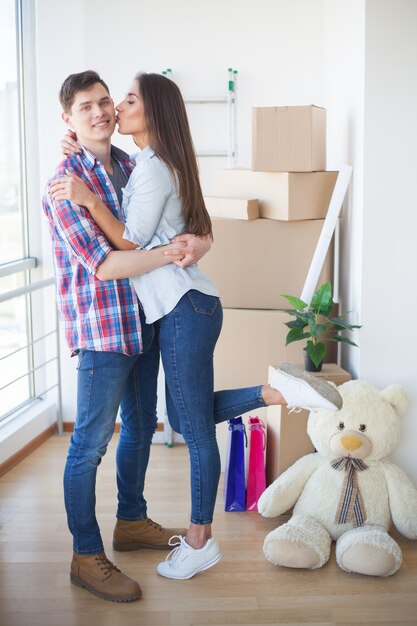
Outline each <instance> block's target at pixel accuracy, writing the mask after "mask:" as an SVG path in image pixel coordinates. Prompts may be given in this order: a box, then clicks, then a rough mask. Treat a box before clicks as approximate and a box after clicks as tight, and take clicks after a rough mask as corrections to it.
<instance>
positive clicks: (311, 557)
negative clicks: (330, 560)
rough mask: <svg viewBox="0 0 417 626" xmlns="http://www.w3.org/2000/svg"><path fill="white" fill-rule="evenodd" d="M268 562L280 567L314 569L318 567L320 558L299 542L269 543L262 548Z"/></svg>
mask: <svg viewBox="0 0 417 626" xmlns="http://www.w3.org/2000/svg"><path fill="white" fill-rule="evenodd" d="M264 554H265V556H266V558H267V559H268V561H270V562H271V563H273V564H274V565H279V566H281V567H297V568H304V569H316V568H317V567H319V566H320V556H319V555H318V554H317V552H315V550H313V549H312V548H310V547H309V546H307V545H306V544H305V543H302V542H301V541H273V540H272V541H270V542H269V543H268V544H267V545H266V546H264Z"/></svg>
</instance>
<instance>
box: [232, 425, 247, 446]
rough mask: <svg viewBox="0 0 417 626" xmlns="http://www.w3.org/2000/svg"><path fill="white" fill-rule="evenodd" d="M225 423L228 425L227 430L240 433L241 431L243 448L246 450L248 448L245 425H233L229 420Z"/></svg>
mask: <svg viewBox="0 0 417 626" xmlns="http://www.w3.org/2000/svg"><path fill="white" fill-rule="evenodd" d="M227 423H228V424H229V430H241V431H243V434H244V435H245V448H247V447H248V436H247V434H246V428H245V424H243V422H240V423H239V424H233V423H232V422H231V421H230V420H228V422H227Z"/></svg>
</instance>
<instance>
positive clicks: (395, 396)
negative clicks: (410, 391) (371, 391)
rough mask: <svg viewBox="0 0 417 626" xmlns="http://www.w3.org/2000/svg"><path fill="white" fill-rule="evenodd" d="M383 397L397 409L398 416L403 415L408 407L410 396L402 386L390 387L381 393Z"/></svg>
mask: <svg viewBox="0 0 417 626" xmlns="http://www.w3.org/2000/svg"><path fill="white" fill-rule="evenodd" d="M381 396H382V397H383V398H384V400H386V401H387V402H389V403H390V404H391V405H392V406H393V407H394V409H395V412H396V413H397V415H400V416H401V415H403V414H404V413H405V411H406V409H407V407H408V395H407V392H406V391H405V389H404V388H403V387H401V385H389V386H388V387H385V389H383V391H381Z"/></svg>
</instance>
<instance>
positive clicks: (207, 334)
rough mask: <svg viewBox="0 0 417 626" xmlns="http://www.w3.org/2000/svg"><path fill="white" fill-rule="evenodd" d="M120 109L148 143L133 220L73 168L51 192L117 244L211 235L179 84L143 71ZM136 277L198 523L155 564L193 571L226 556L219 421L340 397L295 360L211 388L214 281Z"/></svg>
mask: <svg viewBox="0 0 417 626" xmlns="http://www.w3.org/2000/svg"><path fill="white" fill-rule="evenodd" d="M116 110H117V112H118V124H119V132H120V133H121V134H130V135H132V137H133V139H134V141H135V143H136V144H137V145H138V147H139V148H140V149H141V152H140V153H139V155H138V156H137V157H136V167H135V169H134V171H133V173H132V175H131V177H130V179H129V182H128V184H127V186H126V188H125V190H124V198H123V209H124V211H125V215H126V222H125V223H122V222H119V221H118V220H117V219H116V218H115V217H114V216H113V214H112V213H111V212H110V210H109V209H108V208H107V207H106V205H105V204H104V203H103V202H102V201H101V200H100V199H99V198H98V197H97V196H95V195H94V193H92V192H91V191H90V190H89V189H87V187H86V186H85V185H84V183H83V182H82V181H81V180H80V179H78V178H77V177H76V176H74V175H72V174H71V172H67V174H68V176H67V177H66V178H63V179H59V180H57V181H55V183H54V185H53V187H51V193H52V195H53V196H54V197H55V198H57V199H69V200H72V201H73V202H76V203H78V204H81V205H83V206H85V207H86V208H88V209H89V210H90V212H91V214H92V216H93V218H94V219H95V221H96V222H97V223H98V225H99V226H100V228H101V229H102V230H103V231H104V233H105V234H106V236H107V237H108V239H109V240H110V241H111V242H112V243H113V245H114V246H115V247H116V248H119V249H132V248H137V247H141V248H146V249H150V248H153V247H155V246H159V245H164V244H167V243H169V241H170V239H172V238H173V237H174V236H175V235H177V234H181V233H182V232H185V231H186V232H189V233H193V234H196V235H211V232H212V231H211V222H210V217H209V215H208V213H207V210H206V208H205V205H204V200H203V195H202V192H201V187H200V182H199V177H198V169H197V162H196V158H195V153H194V149H193V145H192V140H191V134H190V130H189V126H188V121H187V115H186V111H185V106H184V102H183V99H182V97H181V94H180V91H179V89H178V87H177V86H176V85H175V83H173V82H172V81H171V80H169V79H167V78H166V77H164V76H160V75H158V74H138V75H137V76H136V78H135V80H134V82H133V84H132V87H131V89H130V91H129V93H128V94H127V95H126V97H125V99H124V100H123V102H121V103H120V104H119V105H118V106H117V107H116ZM133 284H134V287H135V290H136V292H137V294H138V297H139V299H140V301H141V303H142V305H143V308H144V311H145V314H146V319H147V322H148V323H151V322H155V323H156V325H157V326H158V329H159V340H160V351H161V356H162V362H163V366H164V371H165V379H166V388H167V394H166V397H167V411H168V416H169V421H170V423H171V425H172V427H173V428H174V430H176V431H177V432H180V433H181V434H182V435H183V437H184V439H185V441H186V443H187V445H188V448H189V454H190V463H191V503H192V509H191V522H190V526H189V529H188V531H187V534H186V536H185V537H182V536H180V537H177V539H178V541H177V543H173V546H176V547H175V549H174V550H173V551H172V553H171V554H170V555H169V556H168V558H167V560H166V561H164V562H162V563H160V564H159V565H158V567H157V571H158V573H159V574H161V575H162V576H166V577H168V578H181V579H186V578H191V577H192V576H194V575H195V574H196V573H197V572H199V571H202V570H204V569H207V568H209V567H211V566H212V565H214V564H215V563H217V562H218V561H219V560H220V558H221V552H220V549H219V547H218V545H217V542H216V541H215V539H214V538H213V537H212V534H211V523H212V519H213V511H214V505H215V500H216V494H217V487H218V481H219V476H220V458H219V451H218V447H217V442H216V423H219V422H221V421H225V420H227V419H230V418H231V417H234V416H236V415H240V414H241V413H244V412H247V411H250V410H254V409H256V408H259V407H262V406H266V405H268V404H288V405H292V406H295V405H296V406H302V407H304V408H308V409H312V408H318V407H323V408H327V409H329V410H336V409H337V408H340V406H341V404H340V402H341V399H340V396H339V394H338V393H337V391H336V390H335V389H334V388H333V387H331V386H330V385H328V384H327V383H325V382H323V381H318V380H317V379H315V378H314V377H312V376H309V375H306V374H305V373H304V372H303V371H302V370H300V369H299V368H295V366H288V365H287V366H281V368H279V369H278V371H277V375H276V378H275V380H274V381H273V383H272V386H269V385H265V386H259V387H251V388H247V389H241V390H230V391H223V392H216V394H213V352H214V347H215V345H216V341H217V339H218V336H219V334H220V330H221V325H222V308H221V304H220V300H219V296H218V292H217V288H216V286H215V285H214V283H213V282H212V281H211V280H210V279H209V278H208V277H207V276H205V275H204V274H203V273H202V272H200V271H199V269H198V267H197V266H196V265H194V266H191V267H188V268H185V269H182V268H181V263H180V262H178V263H173V264H170V265H167V266H165V267H163V268H159V269H157V270H154V271H152V272H148V273H147V274H144V275H142V276H140V277H136V278H135V279H133ZM294 368H295V369H294ZM172 539H175V538H172Z"/></svg>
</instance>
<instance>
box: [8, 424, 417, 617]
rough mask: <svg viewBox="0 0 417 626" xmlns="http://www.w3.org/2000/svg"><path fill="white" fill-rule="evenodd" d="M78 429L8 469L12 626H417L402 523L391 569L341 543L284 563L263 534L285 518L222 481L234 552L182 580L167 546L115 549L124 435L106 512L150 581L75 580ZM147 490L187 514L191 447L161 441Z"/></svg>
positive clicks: (224, 534)
mask: <svg viewBox="0 0 417 626" xmlns="http://www.w3.org/2000/svg"><path fill="white" fill-rule="evenodd" d="M68 437H69V436H68V435H66V436H64V437H62V438H59V437H52V438H51V439H50V440H49V441H48V442H47V443H45V444H44V445H43V446H41V447H40V448H39V449H38V450H36V451H35V452H34V453H32V455H31V456H30V457H28V458H27V459H26V460H25V461H23V462H22V463H21V464H20V465H18V466H17V467H15V468H14V469H13V470H11V471H10V472H9V473H8V474H7V475H6V476H4V477H3V478H2V479H1V480H0V511H1V512H0V516H1V517H0V520H1V529H0V533H1V534H0V541H1V543H0V551H1V552H0V560H1V573H0V624H1V626H95V625H99V626H124V625H130V624H132V625H135V626H148V625H152V626H165V625H178V626H191V625H196V626H197V625H198V626H208V625H210V626H223V625H226V624H227V625H231V624H235V625H238V624H251V625H255V624H262V625H263V626H270V625H272V624H274V625H277V624H280V625H282V626H283V625H286V624H288V625H289V624H291V625H298V626H301V625H303V624H316V625H320V626H333V625H336V624H337V625H345V626H347V625H352V626H353V625H355V626H360V625H361V626H364V625H365V624H366V625H369V624H373V625H374V626H379V625H383V624H386V625H389V626H397V625H398V626H399V625H400V624H401V625H402V626H406V625H407V626H411V625H413V626H416V625H417V542H412V541H408V540H406V539H404V538H401V537H399V535H398V534H396V533H395V532H394V536H395V538H396V539H397V540H398V541H399V543H400V545H401V547H402V549H403V552H404V564H403V566H402V568H401V570H400V571H399V572H398V573H397V574H395V576H393V577H391V578H388V579H379V578H368V577H365V576H358V575H352V574H346V573H344V572H342V571H341V570H339V569H338V567H337V566H336V564H335V559H334V551H333V553H332V556H331V559H330V562H329V563H328V564H327V565H326V566H325V567H324V568H322V569H321V570H318V571H305V570H288V569H280V568H276V567H274V566H272V565H271V564H270V563H268V562H267V561H266V560H265V558H264V556H263V553H262V542H263V539H264V537H265V535H266V534H267V533H268V532H269V531H270V530H272V529H273V528H274V527H275V526H276V525H277V524H278V522H277V520H271V519H269V520H268V519H263V518H262V517H260V516H259V515H258V513H254V512H247V513H225V512H224V511H223V510H222V508H223V507H222V493H221V491H222V490H221V489H220V495H219V500H218V504H217V510H216V516H215V527H214V528H215V536H216V538H217V540H218V541H219V543H220V545H221V548H222V550H223V554H224V556H223V559H222V561H221V562H220V563H219V564H218V565H216V566H215V567H213V568H212V569H210V570H208V571H206V572H202V573H201V574H199V575H198V576H196V577H195V578H193V579H191V580H188V581H173V580H167V579H164V578H161V577H159V576H158V575H157V574H156V572H155V566H156V564H157V563H158V561H159V560H160V559H161V557H162V558H164V556H165V553H164V552H153V551H144V550H143V551H138V552H131V553H117V552H116V553H113V551H112V548H111V533H112V529H113V525H114V511H115V501H116V492H115V479H114V463H115V462H114V457H115V446H116V443H117V436H115V439H114V440H113V441H112V443H111V445H110V447H109V451H108V454H107V455H106V457H105V459H104V461H103V463H102V465H101V467H100V468H99V474H98V476H99V478H98V496H97V501H98V518H99V522H100V525H101V528H102V533H103V537H104V541H105V544H106V551H107V554H108V556H109V558H110V559H111V560H114V561H115V562H116V563H117V564H118V565H119V567H120V568H121V569H122V570H123V571H124V572H125V573H127V574H129V575H130V576H132V577H133V578H135V579H137V580H138V581H139V582H140V584H141V587H142V590H143V598H142V600H140V601H139V602H133V603H130V604H116V603H112V602H106V601H104V600H99V599H98V598H96V597H94V596H92V595H91V594H89V593H88V592H86V591H85V590H83V589H79V588H77V587H74V586H72V585H71V584H70V582H69V562H70V558H71V538H70V535H69V532H68V530H67V526H66V518H65V514H64V507H63V498H62V471H63V466H64V462H65V455H66V449H67V446H68ZM146 497H147V500H148V505H149V515H150V516H151V517H152V518H154V519H155V520H157V521H158V522H162V523H164V524H167V525H173V526H175V525H176V526H180V525H184V524H185V523H186V520H187V512H188V510H189V498H188V455H187V450H186V448H185V447H184V446H176V447H174V448H172V449H168V448H166V447H165V446H162V445H156V446H154V447H153V449H152V454H151V463H150V467H149V470H148V477H147V490H146ZM284 519H285V518H281V521H283V520H284Z"/></svg>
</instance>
